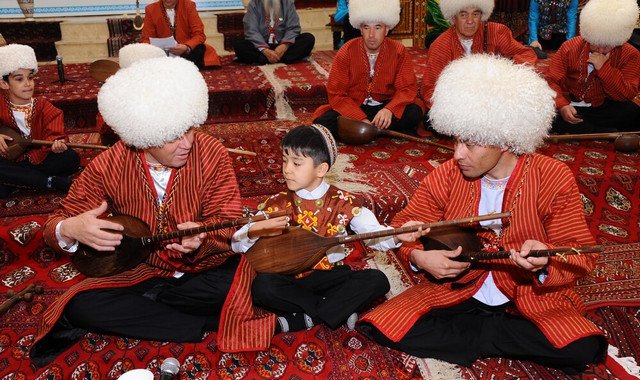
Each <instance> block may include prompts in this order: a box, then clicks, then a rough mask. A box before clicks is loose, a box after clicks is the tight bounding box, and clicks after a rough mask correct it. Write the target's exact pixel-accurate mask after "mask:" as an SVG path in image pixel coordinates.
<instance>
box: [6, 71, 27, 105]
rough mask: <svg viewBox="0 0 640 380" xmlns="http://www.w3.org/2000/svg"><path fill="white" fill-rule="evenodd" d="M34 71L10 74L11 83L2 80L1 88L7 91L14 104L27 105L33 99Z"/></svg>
mask: <svg viewBox="0 0 640 380" xmlns="http://www.w3.org/2000/svg"><path fill="white" fill-rule="evenodd" d="M33 77H34V74H33V70H31V69H18V70H16V71H14V72H12V73H11V74H9V82H6V81H4V80H0V88H2V89H3V90H7V91H8V93H9V100H10V101H11V102H12V103H13V104H27V103H29V102H30V101H31V97H33V90H34V89H35V84H34V81H33Z"/></svg>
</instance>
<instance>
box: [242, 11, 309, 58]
mask: <svg viewBox="0 0 640 380" xmlns="http://www.w3.org/2000/svg"><path fill="white" fill-rule="evenodd" d="M242 23H243V24H244V37H245V38H244V39H242V40H238V41H236V42H235V43H234V45H233V50H234V51H235V52H236V58H237V59H238V61H240V62H243V63H248V64H258V65H265V64H268V63H278V62H281V63H292V62H295V61H299V60H301V59H304V58H306V57H308V56H309V55H310V54H311V50H313V46H314V44H315V41H316V40H315V37H314V36H313V34H311V33H301V29H300V19H299V18H298V13H297V12H296V7H295V5H294V3H293V0H251V1H250V2H249V5H248V6H247V13H246V14H245V15H244V17H243V19H242Z"/></svg>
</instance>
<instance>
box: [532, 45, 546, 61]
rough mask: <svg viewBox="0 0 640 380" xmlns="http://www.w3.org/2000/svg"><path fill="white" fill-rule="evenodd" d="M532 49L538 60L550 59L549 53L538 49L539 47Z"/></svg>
mask: <svg viewBox="0 0 640 380" xmlns="http://www.w3.org/2000/svg"><path fill="white" fill-rule="evenodd" d="M531 49H533V51H534V52H535V53H536V56H538V59H547V58H549V56H548V55H547V53H545V52H544V51H542V49H540V48H537V47H532V48H531Z"/></svg>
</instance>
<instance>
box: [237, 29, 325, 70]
mask: <svg viewBox="0 0 640 380" xmlns="http://www.w3.org/2000/svg"><path fill="white" fill-rule="evenodd" d="M315 43H316V38H315V37H314V36H313V34H311V33H300V34H299V35H298V37H296V40H295V42H294V43H293V44H291V45H289V48H288V49H287V51H286V52H285V53H284V55H283V56H282V58H281V59H280V62H282V63H292V62H296V61H299V60H301V59H303V58H305V57H308V56H309V55H310V54H311V50H313V46H314V45H315ZM276 46H277V45H270V49H275V48H276ZM233 50H234V51H235V52H236V58H238V61H240V62H243V63H248V64H258V65H266V64H267V63H269V61H268V60H267V57H265V55H264V54H262V52H261V51H260V50H258V49H257V48H256V47H255V46H254V45H253V43H252V42H251V41H249V40H238V41H236V42H235V43H234V44H233Z"/></svg>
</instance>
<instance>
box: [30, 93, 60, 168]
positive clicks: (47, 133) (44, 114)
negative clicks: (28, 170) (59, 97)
mask: <svg viewBox="0 0 640 380" xmlns="http://www.w3.org/2000/svg"><path fill="white" fill-rule="evenodd" d="M66 137H67V136H66V134H65V133H64V115H63V113H62V111H61V110H60V109H58V108H56V107H55V106H54V105H53V104H51V103H50V102H49V101H48V100H46V99H44V98H37V99H36V109H35V115H34V116H33V124H32V126H31V138H32V139H33V140H47V141H55V140H61V139H63V140H64V139H66ZM49 152H51V147H49V146H43V147H36V148H33V149H29V150H28V151H27V156H29V160H30V161H31V162H32V163H33V164H38V163H40V162H42V160H44V159H45V157H46V156H47V154H49Z"/></svg>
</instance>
